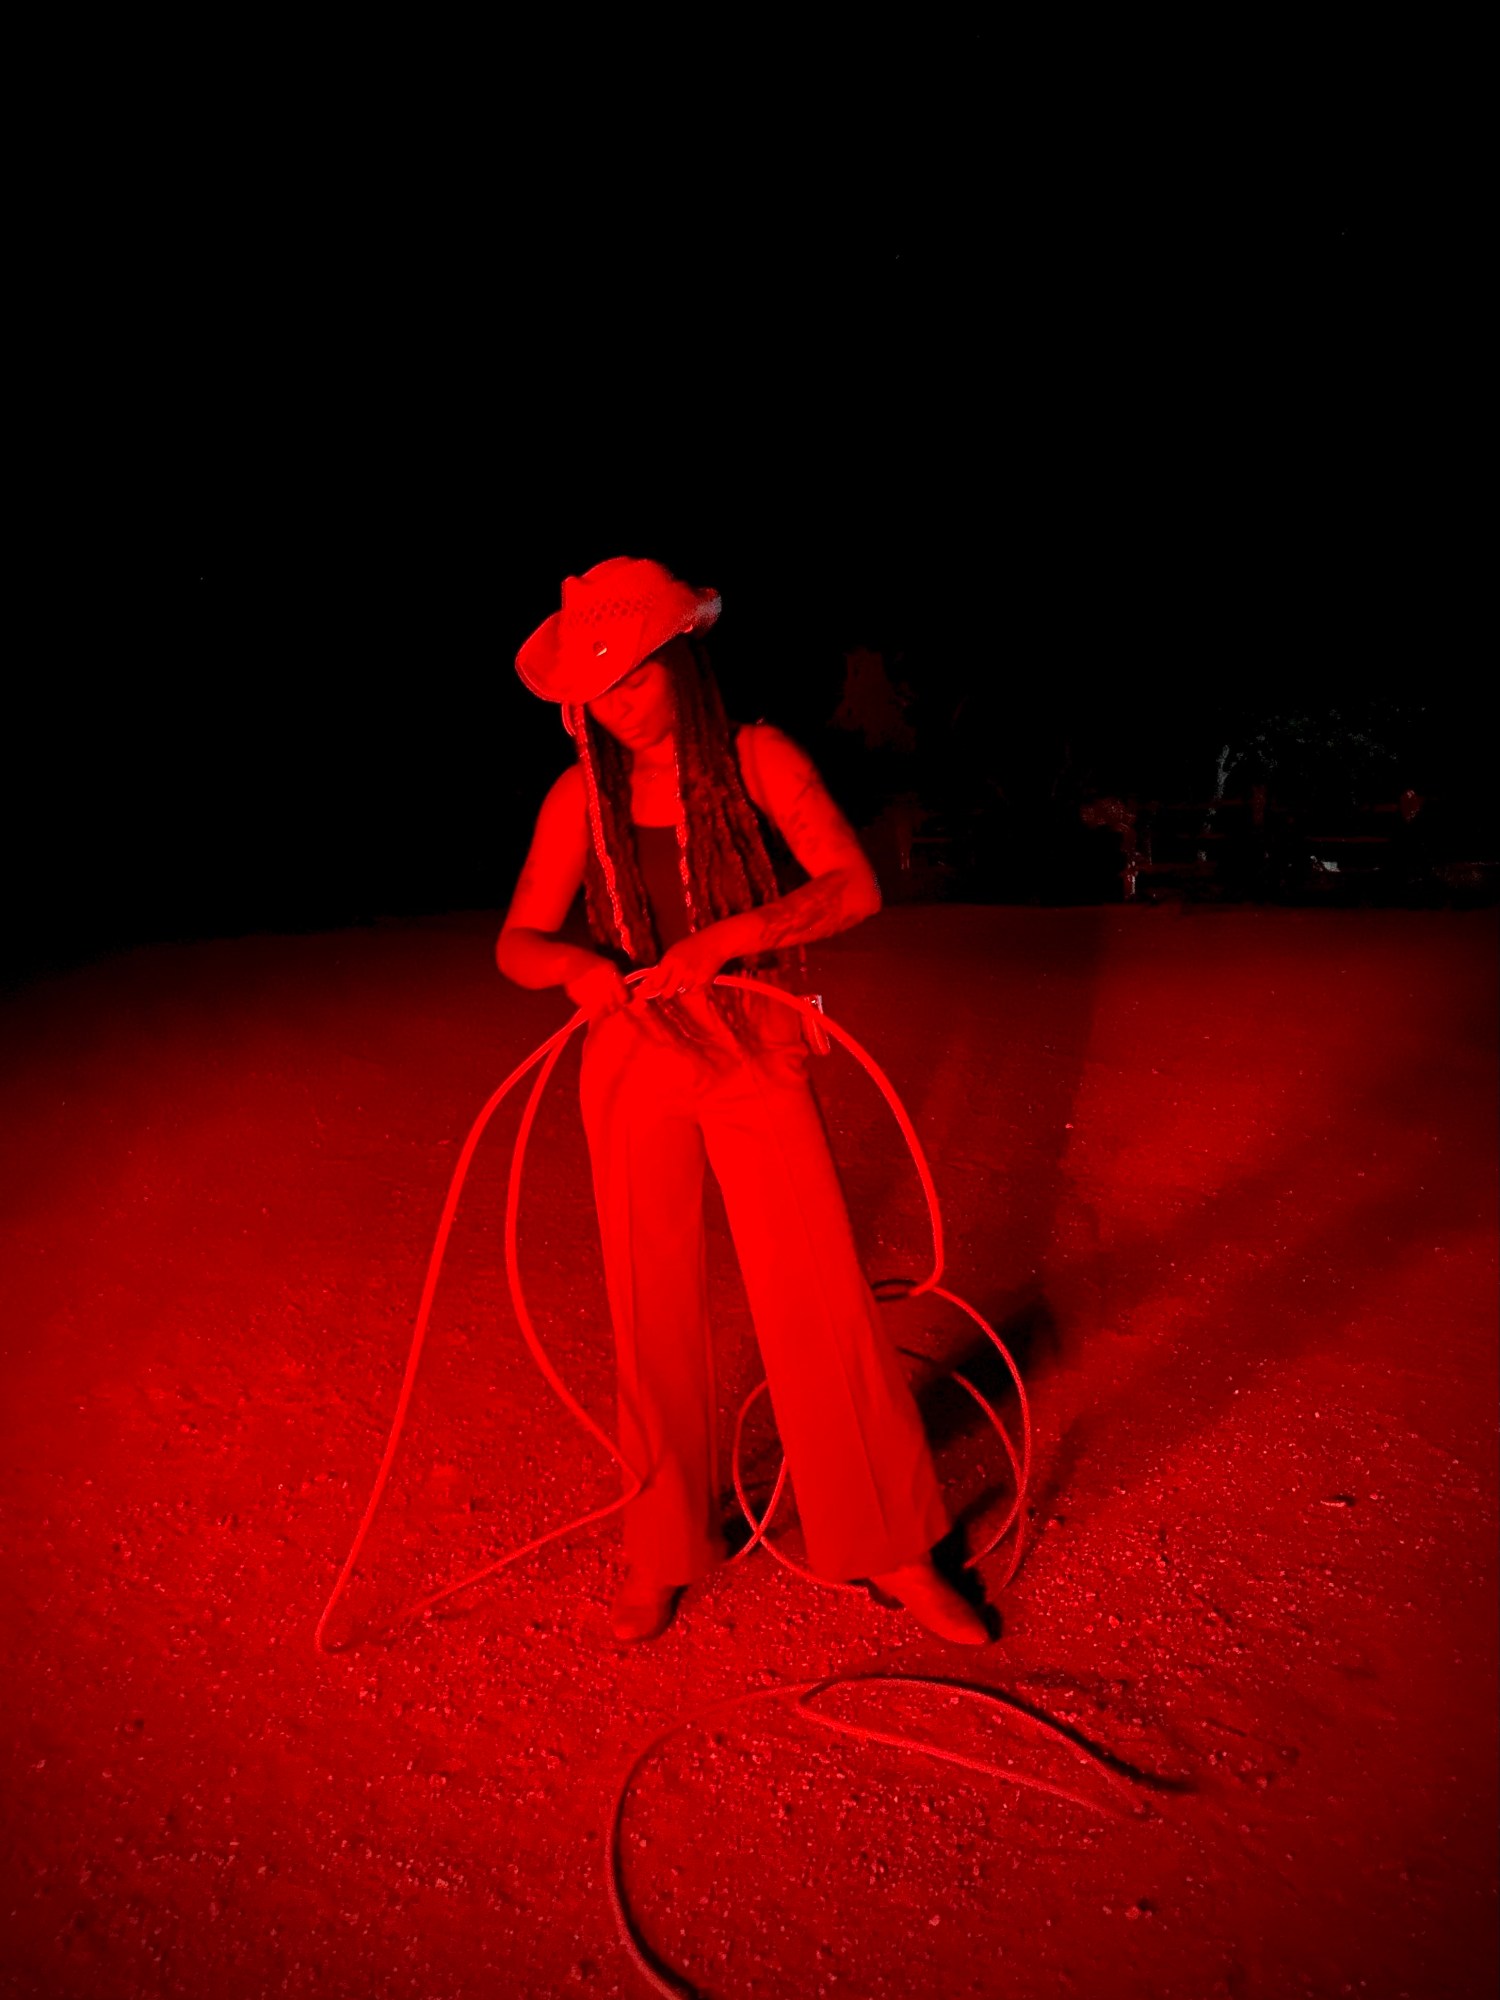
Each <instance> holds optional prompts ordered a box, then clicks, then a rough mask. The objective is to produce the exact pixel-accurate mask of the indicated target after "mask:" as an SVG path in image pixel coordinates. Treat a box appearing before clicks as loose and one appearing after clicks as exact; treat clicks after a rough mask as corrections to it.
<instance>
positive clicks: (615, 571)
mask: <svg viewBox="0 0 1500 2000" xmlns="http://www.w3.org/2000/svg"><path fill="white" fill-rule="evenodd" d="M682 596H687V597H689V598H691V596H692V592H691V591H689V590H687V588H686V586H685V585H683V584H680V583H679V582H678V581H677V579H676V577H675V576H673V575H671V573H670V572H669V571H667V570H664V569H663V568H662V566H661V564H660V563H654V562H638V561H636V560H635V559H634V558H633V557H631V556H611V557H610V559H609V561H608V562H602V563H595V565H594V567H593V568H592V569H589V570H585V571H584V573H583V575H582V576H570V577H565V578H564V580H563V587H562V616H563V623H564V625H565V626H568V627H570V628H575V629H576V628H577V627H580V626H584V627H588V626H596V625H607V624H616V623H618V624H622V625H623V624H624V623H625V622H626V621H628V620H631V619H634V620H637V621H639V620H641V619H644V618H645V616H646V615H647V613H648V612H650V611H652V610H653V609H655V608H656V607H657V606H659V605H660V604H661V603H662V601H663V599H664V598H676V597H682ZM622 636H623V634H622Z"/></svg>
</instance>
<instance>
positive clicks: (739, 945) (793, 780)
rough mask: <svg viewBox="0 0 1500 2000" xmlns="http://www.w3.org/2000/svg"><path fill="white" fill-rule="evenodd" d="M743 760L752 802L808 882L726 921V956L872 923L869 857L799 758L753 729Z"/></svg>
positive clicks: (796, 749)
mask: <svg viewBox="0 0 1500 2000" xmlns="http://www.w3.org/2000/svg"><path fill="white" fill-rule="evenodd" d="M751 757H752V759H753V766H754V769H755V772H756V775H757V777H758V779H759V783H760V788H761V790H762V791H763V792H764V794H765V797H764V800H762V801H758V803H761V804H763V805H764V807H765V809H766V811H767V812H768V813H769V814H770V816H771V818H772V819H773V820H774V821H775V822H776V824H777V826H778V827H779V828H780V829H781V832H782V833H783V835H784V836H785V838H786V843H787V846H788V847H790V849H791V850H792V852H793V854H794V855H796V857H797V859H798V861H799V862H800V863H801V864H802V866H803V867H804V868H805V869H806V870H807V872H808V874H809V875H810V876H811V877H812V880H811V881H809V882H804V883H803V885H802V887H801V888H800V889H793V890H792V891H791V893H790V894H789V895H786V896H778V897H776V899H775V900H774V901H773V902H769V903H762V904H761V906H760V908H759V909H757V910H746V911H745V912H744V913H743V914H742V915H740V916H737V917H728V918H726V919H725V920H724V928H725V930H726V931H727V932H728V933H729V934H730V942H731V950H730V951H729V953H728V956H729V957H731V958H739V957H743V956H744V955H745V954H746V953H747V952H757V951H776V950H779V949H781V948H783V947H785V946H787V945H795V944H810V943H811V942H812V941H813V940H814V939H815V938H821V937H831V936H832V935H833V934H834V932H835V931H845V930H849V929H850V928H851V927H852V926H853V925H855V924H858V923H862V922H863V921H864V919H865V918H866V917H873V916H874V914H875V912H876V911H877V910H878V909H879V908H880V904H881V896H880V883H879V881H878V879H877V878H876V874H875V870H874V869H873V868H872V867H871V866H870V861H869V857H868V856H867V855H866V853H865V851H864V849H863V848H862V847H861V846H860V844H859V841H858V839H857V837H856V835H855V832H854V829H853V827H851V826H850V824H849V822H848V820H846V819H845V817H844V815H843V814H842V813H841V812H840V811H839V809H838V807H837V805H835V803H834V801H833V800H832V798H830V797H829V794H828V790H827V788H826V786H825V785H824V783H823V780H822V778H821V777H820V776H819V775H818V769H817V766H816V765H815V764H814V763H813V760H812V759H811V757H809V756H808V754H807V752H806V751H805V750H803V749H802V748H801V747H800V746H799V745H798V744H796V743H794V742H792V740H791V738H790V737H788V736H783V735H782V733H781V731H780V730H779V729H775V728H773V727H772V726H771V725H770V724H768V723H757V724H756V725H754V736H753V741H752V746H751Z"/></svg>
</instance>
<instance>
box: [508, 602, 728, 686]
mask: <svg viewBox="0 0 1500 2000" xmlns="http://www.w3.org/2000/svg"><path fill="white" fill-rule="evenodd" d="M680 588H681V590H682V592H683V597H682V599H681V600H679V601H678V602H676V603H674V604H671V605H665V606H663V607H662V611H661V613H660V614H659V616H658V617H656V618H654V619H647V620H646V621H645V622H644V623H643V624H642V626H641V630H640V633H639V635H638V636H637V637H636V639H635V640H634V641H633V642H632V643H631V644H630V645H629V646H627V647H626V649H625V651H624V652H623V653H621V652H619V651H618V650H616V651H612V652H608V653H605V654H603V655H596V654H595V653H594V652H593V650H592V648H591V647H588V646H587V645H585V644H584V643H582V642H581V641H580V639H579V638H578V637H577V636H576V635H573V634H570V633H569V632H568V630H567V628H566V626H565V624H564V614H563V613H562V612H561V611H554V612H553V613H552V615H551V617H550V618H545V619H543V621H542V623H541V624H540V625H539V626H538V627H537V629H536V630H535V631H534V632H533V633H532V635H531V637H530V638H529V639H528V640H527V641H526V643H525V645H524V646H523V647H522V648H521V650H520V652H518V653H517V654H516V672H517V673H518V674H519V675H520V676H521V679H522V680H523V681H524V682H525V683H526V685H527V687H529V688H530V689H531V692H532V693H533V694H534V695H537V696H539V697H540V699H541V700H543V701H556V702H567V703H573V704H580V703H583V702H588V701H596V700H597V699H598V698H599V696H600V695H601V694H604V693H605V692H606V690H608V689H609V688H612V687H613V686H614V684H615V682H616V681H617V680H621V679H622V678H623V677H624V676H625V675H626V674H628V673H631V672H633V670H634V669H635V668H636V667H638V666H639V665H640V663H641V661H642V660H648V659H650V657H651V655H652V654H653V653H656V652H659V651H660V650H661V648H662V647H663V646H665V645H666V643H667V641H668V640H669V639H678V638H684V637H686V636H688V635H689V634H691V633H694V632H706V631H707V630H708V628H709V626H710V625H712V624H714V623H715V621H716V620H717V619H718V616H719V613H720V612H721V611H722V610H723V608H724V605H723V600H722V599H721V597H720V596H719V593H718V591H716V590H694V589H692V587H691V586H690V585H688V584H683V585H681V586H680Z"/></svg>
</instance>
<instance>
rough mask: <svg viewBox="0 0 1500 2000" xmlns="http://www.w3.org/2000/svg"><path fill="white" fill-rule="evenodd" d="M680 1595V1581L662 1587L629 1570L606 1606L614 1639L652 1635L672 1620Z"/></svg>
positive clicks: (655, 1634)
mask: <svg viewBox="0 0 1500 2000" xmlns="http://www.w3.org/2000/svg"><path fill="white" fill-rule="evenodd" d="M681 1595H682V1585H681V1584H676V1583H673V1584H668V1585H667V1586H666V1587H665V1588H663V1587H662V1586H661V1585H659V1584H654V1583H649V1582H648V1581H647V1580H646V1579H645V1578H644V1577H640V1576H637V1575H636V1574H635V1572H634V1570H632V1571H630V1572H629V1574H628V1575H627V1576H626V1578H625V1581H624V1582H623V1583H622V1584H621V1585H620V1588H619V1590H618V1591H617V1592H616V1593H615V1600H614V1603H613V1604H611V1606H610V1607H609V1629H610V1631H611V1632H613V1633H614V1635H615V1637H616V1638H617V1639H624V1640H635V1639H655V1638H657V1637H659V1636H660V1634H661V1633H663V1632H665V1631H666V1629H667V1627H668V1626H669V1625H670V1624H671V1622H672V1614H673V1613H674V1612H675V1611H676V1609H677V1600H678V1598H679V1597H680V1596H681Z"/></svg>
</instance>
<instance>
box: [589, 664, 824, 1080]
mask: <svg viewBox="0 0 1500 2000" xmlns="http://www.w3.org/2000/svg"><path fill="white" fill-rule="evenodd" d="M656 657H657V658H658V659H660V660H661V662H662V664H663V665H664V666H665V667H666V668H667V669H668V671H669V673H670V675H671V678H672V687H673V693H674V696H675V699H676V711H677V713H676V723H677V727H676V731H675V740H676V748H677V774H678V796H679V800H680V804H679V808H678V827H677V838H678V853H679V859H680V864H681V873H682V885H683V896H684V899H685V901H686V905H687V912H688V920H689V927H690V929H692V930H695V931H696V930H703V929H705V928H706V927H707V926H708V925H709V924H712V923H717V922H718V921H719V920H720V919H721V918H723V917H731V916H737V915H739V913H740V912H741V911H743V910H750V909H755V908H757V907H758V906H759V905H760V904H761V903H766V902H770V901H773V900H774V899H775V898H776V897H777V896H778V895H780V893H781V888H780V885H779V883H778V882H777V879H776V871H775V869H774V867H773V866H772V864H771V857H770V854H769V853H768V852H767V849H766V843H765V840H764V838H763V837H762V834H761V830H760V824H759V821H758V819H757V817H756V811H755V806H754V804H753V802H752V801H751V799H750V797H749V794H748V793H747V792H746V790H745V786H744V781H743V779H742V778H741V776H740V767H739V759H738V757H737V756H736V754H735V746H734V742H733V740H732V738H731V735H730V730H729V721H728V718H727V717H726V715H725V713H724V703H723V698H722V696H721V695H720V693H719V686H718V682H717V681H716V679H715V678H714V674H713V669H712V667H711V666H710V665H709V663H708V660H707V658H706V656H705V655H704V653H703V652H702V651H701V649H700V648H698V647H696V646H693V645H690V644H689V642H688V641H687V640H686V639H674V640H672V641H671V642H670V643H669V644H668V645H666V646H664V647H663V648H662V649H661V651H660V652H659V653H658V654H657V656H656ZM572 715H573V719H574V724H575V727H574V732H573V734H574V741H575V743H576V745H577V749H578V759H579V762H580V764H582V766H583V774H584V786H585V790H586V792H587V794H588V800H589V826H590V833H591V836H592V837H591V839H590V842H589V848H588V853H587V855H586V857H585V862H584V885H585V895H586V900H587V906H588V919H589V929H590V931H591V932H592V934H593V936H594V938H595V940H596V941H597V942H598V943H600V944H601V945H604V946H605V947H606V948H608V949H610V950H612V951H614V952H617V953H622V954H623V955H624V957H625V958H627V959H629V960H632V961H633V962H634V963H635V964H637V965H649V964H654V963H655V961H656V959H657V958H658V957H659V956H660V954H661V943H660V939H659V938H658V936H657V933H656V926H655V923H654V921H653V918H652V913H651V900H650V897H649V896H648V894H647V892H646V884H645V879H644V877H643V876H642V874H641V867H640V861H639V857H638V855H637V852H636V843H635V834H634V831H633V828H632V824H631V811H630V764H629V759H628V757H627V754H626V752H625V749H624V747H623V746H622V745H621V744H620V743H618V742H617V741H616V740H615V738H614V737H613V736H611V735H610V734H609V732H608V730H605V729H601V728H599V727H598V725H597V724H595V723H594V722H593V720H592V718H591V717H590V716H589V713H588V710H587V708H586V707H583V706H581V705H580V706H578V707H575V708H574V709H573V711H572ZM740 962H741V965H742V966H743V968H744V970H746V971H747V972H753V973H755V974H756V975H757V976H758V977H761V978H767V977H769V978H770V979H771V980H772V982H773V983H774V984H777V985H785V984H788V983H789V976H790V974H791V973H792V971H793V968H794V967H795V968H799V969H800V971H801V974H802V979H803V983H804V984H805V982H806V954H805V953H804V952H803V951H802V950H801V949H800V947H799V948H798V949H797V950H796V951H795V952H792V951H778V952H759V953H750V954H747V955H746V956H745V958H744V959H743V960H741V961H740ZM707 998H708V1002H709V1004H710V1006H712V1007H713V1009H714V1010H715V1012H716V1013H717V1014H718V1016H719V1018H720V1019H721V1020H722V1021H723V1022H724V1024H725V1026H726V1027H727V1028H728V1029H729V1032H730V1034H731V1035H732V1036H733V1038H734V1039H735V1041H736V1042H738V1043H739V1044H740V1045H741V1046H742V1047H744V1046H747V1045H749V1046H763V1044H761V1039H760V1036H759V1034H758V1033H757V1032H756V1029H755V1026H754V1024H753V1021H752V1019H751V1016H750V1013H749V1010H748V1008H747V1007H746V1004H745V1003H746V1001H747V999H748V998H749V996H748V995H746V994H744V993H742V992H741V991H739V989H738V988H730V989H725V988H723V987H712V986H711V987H709V988H708V989H707ZM659 1004H660V1006H661V1010H662V1018H663V1019H664V1020H665V1021H666V1023H667V1025H668V1026H669V1027H670V1028H671V1030H672V1031H673V1032H674V1033H675V1034H677V1035H678V1036H679V1038H681V1039H682V1040H685V1041H693V1042H698V1041H701V1040H702V1037H701V1035H700V1034H699V1033H698V1031H697V1029H696V1027H695V1026H694V1025H693V1024H692V1023H691V1021H690V1019H689V1017H688V1016H687V1015H686V1014H685V1013H684V1012H683V1011H682V1010H681V1009H679V1008H677V1007H675V1006H674V1005H673V1004H672V1003H671V1002H670V1001H662V1002H660V1003H659Z"/></svg>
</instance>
